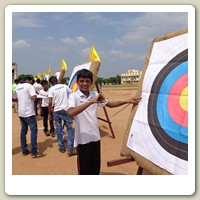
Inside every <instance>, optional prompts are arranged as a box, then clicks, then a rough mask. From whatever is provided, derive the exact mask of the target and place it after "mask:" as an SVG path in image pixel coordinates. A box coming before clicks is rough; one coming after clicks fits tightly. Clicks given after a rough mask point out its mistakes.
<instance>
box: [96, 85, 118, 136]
mask: <svg viewBox="0 0 200 200" xmlns="http://www.w3.org/2000/svg"><path fill="white" fill-rule="evenodd" d="M95 86H96V89H97V92H98V93H100V89H99V86H98V83H97V82H96V83H95ZM103 111H104V113H105V116H106V119H103V118H101V117H98V119H99V120H101V121H104V122H106V123H108V125H109V128H110V131H111V134H112V137H113V139H115V134H114V131H113V128H112V125H111V124H112V123H111V121H110V119H109V116H108V112H107V110H106V107H105V106H104V107H103Z"/></svg>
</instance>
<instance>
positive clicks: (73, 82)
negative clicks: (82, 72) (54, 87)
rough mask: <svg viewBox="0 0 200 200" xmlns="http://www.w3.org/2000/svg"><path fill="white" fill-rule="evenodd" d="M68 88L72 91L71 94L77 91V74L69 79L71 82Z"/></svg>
mask: <svg viewBox="0 0 200 200" xmlns="http://www.w3.org/2000/svg"><path fill="white" fill-rule="evenodd" d="M69 88H70V89H71V90H72V92H76V90H77V89H78V84H77V73H75V74H74V76H73V77H72V79H71V82H70V84H69Z"/></svg>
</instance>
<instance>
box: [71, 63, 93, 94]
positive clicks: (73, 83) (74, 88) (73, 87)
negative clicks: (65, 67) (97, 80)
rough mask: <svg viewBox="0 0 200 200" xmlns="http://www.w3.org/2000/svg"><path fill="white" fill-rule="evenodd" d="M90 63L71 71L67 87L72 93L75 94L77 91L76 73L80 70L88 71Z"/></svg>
mask: <svg viewBox="0 0 200 200" xmlns="http://www.w3.org/2000/svg"><path fill="white" fill-rule="evenodd" d="M90 66H91V62H88V63H84V64H80V65H78V66H76V67H74V69H73V71H72V75H71V77H70V80H69V84H68V87H69V88H70V89H71V90H72V92H76V91H77V90H78V88H79V87H78V83H77V72H78V71H79V70H81V69H88V70H89V69H90Z"/></svg>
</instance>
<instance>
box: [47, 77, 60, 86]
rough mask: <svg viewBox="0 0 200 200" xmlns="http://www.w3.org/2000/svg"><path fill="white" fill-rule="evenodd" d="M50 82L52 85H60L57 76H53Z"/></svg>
mask: <svg viewBox="0 0 200 200" xmlns="http://www.w3.org/2000/svg"><path fill="white" fill-rule="evenodd" d="M49 82H50V83H51V85H56V84H57V83H58V79H57V77H56V76H51V77H50V79H49Z"/></svg>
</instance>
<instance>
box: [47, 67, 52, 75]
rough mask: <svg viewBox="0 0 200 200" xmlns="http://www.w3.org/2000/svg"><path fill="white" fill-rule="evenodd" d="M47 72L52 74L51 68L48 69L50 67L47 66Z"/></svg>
mask: <svg viewBox="0 0 200 200" xmlns="http://www.w3.org/2000/svg"><path fill="white" fill-rule="evenodd" d="M48 72H49V74H52V71H51V67H50V66H49V69H48Z"/></svg>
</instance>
